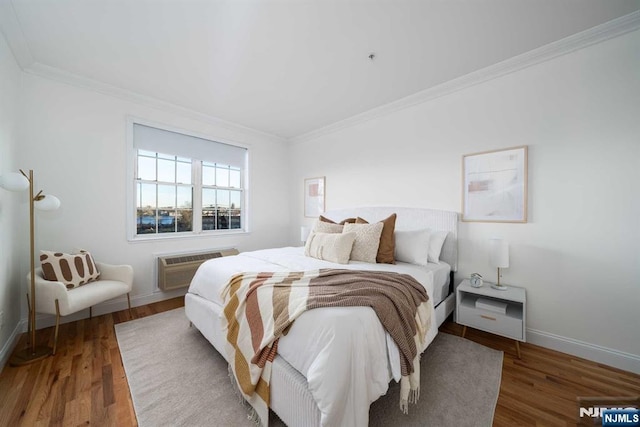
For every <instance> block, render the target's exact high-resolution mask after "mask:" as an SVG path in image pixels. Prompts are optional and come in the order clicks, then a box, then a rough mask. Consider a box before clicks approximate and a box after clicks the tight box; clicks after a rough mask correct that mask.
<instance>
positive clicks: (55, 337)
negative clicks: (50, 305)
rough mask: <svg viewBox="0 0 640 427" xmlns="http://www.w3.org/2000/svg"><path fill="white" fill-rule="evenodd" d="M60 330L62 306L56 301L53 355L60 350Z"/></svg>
mask: <svg viewBox="0 0 640 427" xmlns="http://www.w3.org/2000/svg"><path fill="white" fill-rule="evenodd" d="M59 329H60V304H59V303H58V300H57V299H56V331H55V333H54V334H53V355H54V356H55V354H56V348H58V330H59Z"/></svg>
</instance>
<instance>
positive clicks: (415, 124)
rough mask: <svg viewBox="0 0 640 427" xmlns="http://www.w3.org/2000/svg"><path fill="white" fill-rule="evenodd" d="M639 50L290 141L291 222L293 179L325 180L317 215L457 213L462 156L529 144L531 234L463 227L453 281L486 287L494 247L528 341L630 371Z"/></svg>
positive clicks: (637, 250)
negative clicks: (502, 246)
mask: <svg viewBox="0 0 640 427" xmlns="http://www.w3.org/2000/svg"><path fill="white" fill-rule="evenodd" d="M639 46H640V32H639V31H635V32H633V33H629V34H626V35H624V36H621V37H618V38H615V39H612V40H609V41H606V42H603V43H600V44H597V45H594V46H591V47H588V48H585V49H582V50H579V51H576V52H573V53H571V54H568V55H564V56H561V57H559V58H556V59H553V60H551V61H548V62H544V63H541V64H538V65H535V66H532V67H529V68H527V69H524V70H521V71H519V72H515V73H512V74H509V75H506V76H504V77H501V78H497V79H494V80H491V81H488V82H485V83H483V84H479V85H476V86H473V87H471V88H468V89H466V90H462V91H459V92H455V93H453V94H450V95H448V96H445V97H442V98H438V99H435V100H432V101H430V102H425V103H422V104H420V105H417V106H413V107H410V108H407V109H404V110H401V111H397V112H395V113H391V114H388V115H386V116H384V117H381V118H377V119H374V120H371V121H368V122H364V123H360V124H357V125H353V126H351V127H349V128H346V129H343V130H340V131H336V132H334V133H332V134H328V135H324V136H319V137H317V138H316V139H315V140H311V141H308V142H300V143H294V144H292V153H291V156H292V158H291V160H292V165H294V169H293V175H292V176H293V182H292V184H291V191H292V194H293V195H294V200H293V203H292V212H291V218H292V220H293V221H295V222H297V223H299V224H300V223H303V222H304V218H303V215H304V214H303V209H302V207H303V204H302V193H303V191H302V182H303V178H305V177H313V176H323V175H324V176H326V185H327V190H326V191H327V208H328V209H333V208H340V207H351V206H360V205H362V206H375V205H399V206H412V207H429V208H437V209H448V210H455V211H461V209H462V207H461V175H462V174H461V156H462V155H463V154H467V153H474V152H479V151H485V150H491V149H499V148H506V147H511V146H517V145H528V146H529V222H528V223H527V224H485V223H461V224H460V242H459V249H460V266H459V272H458V275H457V277H458V278H464V277H468V275H469V274H470V273H472V272H480V273H481V274H482V275H483V276H485V277H486V278H489V279H494V280H495V274H496V273H495V271H493V270H492V269H491V268H490V267H489V265H488V256H487V243H488V239H489V238H490V237H492V236H499V237H503V238H506V239H507V240H508V241H509V243H510V245H511V267H510V268H509V269H506V270H505V271H504V282H506V283H511V284H517V285H520V286H524V287H526V288H527V297H528V304H527V309H528V326H529V328H531V329H532V330H530V331H529V332H530V333H529V337H530V339H531V340H532V341H536V342H539V343H542V344H547V345H554V346H556V347H557V348H560V349H565V350H566V351H573V352H575V353H579V354H581V355H583V356H586V357H592V358H598V357H600V356H603V355H605V356H607V359H606V360H607V361H609V362H612V360H613V359H616V358H619V357H618V356H620V357H621V358H622V359H625V360H626V362H621V363H618V364H619V365H622V366H624V367H626V368H627V369H632V370H638V371H640V339H639V338H640V334H639V333H638V326H639V325H640V311H639V310H638V307H639V305H638V304H639V303H640V198H639V197H638V194H639V193H638V184H639V183H640V101H639V100H640V79H639V78H638V76H640V55H638V47H639ZM297 239H298V237H297V235H295V237H294V234H292V241H293V240H297ZM600 347H604V348H600ZM582 350H585V351H584V352H582ZM596 353H598V354H599V356H598V355H595V356H594V354H596ZM612 358H613V359H612ZM612 363H614V362H612ZM625 363H627V364H626V365H625Z"/></svg>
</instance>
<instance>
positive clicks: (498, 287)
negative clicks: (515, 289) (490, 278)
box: [491, 283, 509, 291]
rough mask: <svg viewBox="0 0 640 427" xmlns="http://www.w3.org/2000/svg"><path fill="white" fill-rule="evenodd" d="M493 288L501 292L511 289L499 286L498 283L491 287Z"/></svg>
mask: <svg viewBox="0 0 640 427" xmlns="http://www.w3.org/2000/svg"><path fill="white" fill-rule="evenodd" d="M491 287H492V288H493V289H497V290H499V291H506V290H507V289H509V287H507V286H505V285H498V284H497V283H494V284H493V285H491Z"/></svg>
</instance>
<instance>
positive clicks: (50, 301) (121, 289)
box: [27, 262, 133, 354]
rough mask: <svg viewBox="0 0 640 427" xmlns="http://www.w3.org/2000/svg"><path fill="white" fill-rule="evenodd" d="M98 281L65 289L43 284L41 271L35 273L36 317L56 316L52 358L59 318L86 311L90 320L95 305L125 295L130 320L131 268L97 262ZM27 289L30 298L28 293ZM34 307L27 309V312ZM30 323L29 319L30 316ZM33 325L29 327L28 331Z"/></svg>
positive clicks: (58, 284)
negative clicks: (87, 310) (45, 314)
mask: <svg viewBox="0 0 640 427" xmlns="http://www.w3.org/2000/svg"><path fill="white" fill-rule="evenodd" d="M96 267H97V268H98V271H99V272H100V278H99V279H98V280H95V281H93V282H89V283H87V284H86V285H82V286H79V287H77V288H74V289H67V288H66V286H65V285H64V284H63V283H61V282H54V281H50V280H45V279H44V277H43V275H42V269H41V268H36V269H35V272H36V274H35V288H36V295H37V298H36V306H35V311H36V313H47V314H55V315H56V329H55V335H54V343H53V354H56V346H57V344H58V328H59V326H60V316H67V315H69V314H73V313H76V312H78V311H80V310H84V309H85V308H89V318H91V316H92V312H91V307H92V306H94V305H95V304H99V303H101V302H104V301H107V300H110V299H112V298H115V297H118V296H120V295H124V294H127V304H128V306H129V315H130V316H131V299H130V298H129V293H130V292H131V288H132V287H133V267H131V266H130V265H109V264H104V263H100V262H96ZM27 281H28V283H31V273H29V274H27ZM27 288H28V293H29V294H30V292H31V289H30V287H27ZM32 309H33V307H29V312H31V310H32ZM29 319H31V316H29ZM31 327H32V325H31V324H29V330H31Z"/></svg>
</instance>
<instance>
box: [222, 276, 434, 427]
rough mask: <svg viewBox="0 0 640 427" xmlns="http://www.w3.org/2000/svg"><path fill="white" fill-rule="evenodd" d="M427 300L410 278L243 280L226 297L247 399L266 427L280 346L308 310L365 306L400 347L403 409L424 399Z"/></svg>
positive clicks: (235, 364)
mask: <svg viewBox="0 0 640 427" xmlns="http://www.w3.org/2000/svg"><path fill="white" fill-rule="evenodd" d="M428 298H429V297H428V296H427V293H426V291H425V289H424V287H423V286H422V285H420V283H418V282H417V281H416V280H415V279H414V278H413V277H411V276H409V275H406V274H399V273H391V272H377V271H376V272H374V271H353V270H339V269H322V270H313V271H305V272H279V273H241V274H238V275H235V276H234V277H232V278H231V280H230V281H229V283H228V284H227V286H226V287H225V289H224V290H223V299H224V300H225V307H224V317H225V319H226V331H225V332H226V336H227V342H228V343H227V344H228V345H227V354H228V360H229V362H230V367H231V370H232V371H233V373H234V376H235V379H236V381H237V384H238V387H239V389H240V391H241V392H242V394H243V396H244V397H245V399H246V400H247V401H248V402H249V404H251V406H252V407H253V409H254V410H255V412H256V414H257V415H258V417H259V418H260V421H261V422H262V425H263V426H267V425H268V419H269V417H268V415H269V382H270V379H271V364H272V362H273V359H274V358H275V356H276V353H277V351H278V339H279V337H280V336H281V335H282V334H283V332H285V331H286V329H287V328H288V327H289V326H290V325H291V323H292V322H293V321H294V320H295V319H296V318H297V317H298V316H300V315H301V314H302V313H304V312H305V311H306V310H311V309H314V308H321V307H339V306H341V307H344V306H365V307H371V308H373V310H375V312H376V314H377V316H378V319H380V322H381V323H382V325H383V327H384V328H385V330H386V331H387V332H388V333H389V334H390V335H391V337H392V338H393V340H394V341H395V343H396V344H397V346H398V349H399V352H400V363H401V373H402V380H401V387H400V390H401V391H400V408H401V410H403V411H404V412H405V413H406V412H407V411H408V403H409V402H412V403H415V402H417V400H418V397H419V378H420V371H419V369H420V364H419V357H420V355H419V352H418V348H422V346H423V345H424V339H425V336H426V333H427V330H428V328H429V324H430V321H431V313H430V311H429V310H428V308H427V307H428V305H427V304H426V302H427V301H428Z"/></svg>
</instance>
